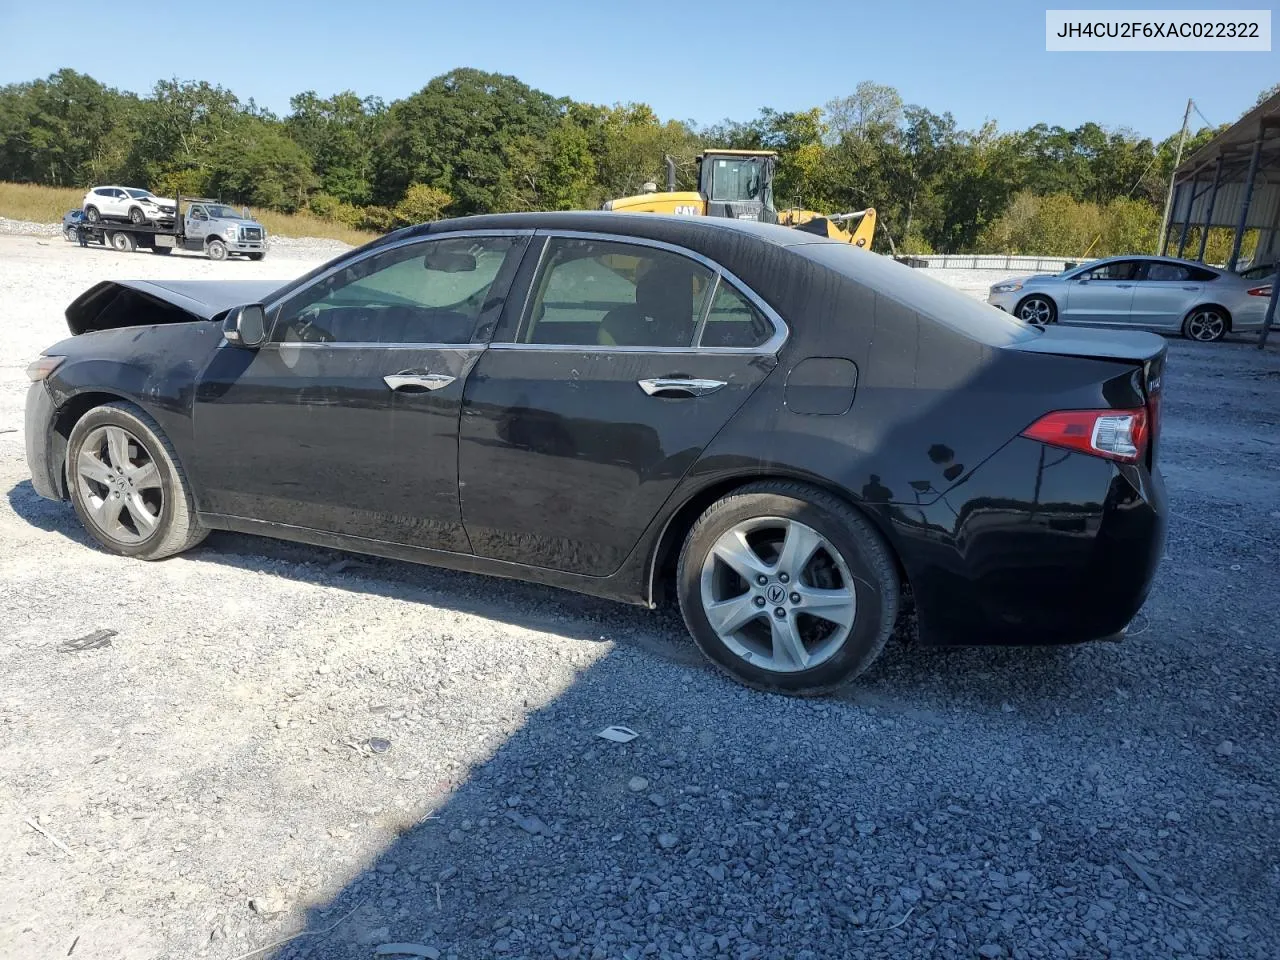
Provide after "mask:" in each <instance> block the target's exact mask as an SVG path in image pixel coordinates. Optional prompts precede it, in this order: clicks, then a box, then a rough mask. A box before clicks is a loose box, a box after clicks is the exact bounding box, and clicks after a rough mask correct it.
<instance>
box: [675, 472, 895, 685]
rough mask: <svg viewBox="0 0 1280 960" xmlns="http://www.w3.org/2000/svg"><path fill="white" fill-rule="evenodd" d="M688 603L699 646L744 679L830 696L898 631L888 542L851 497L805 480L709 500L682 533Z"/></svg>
mask: <svg viewBox="0 0 1280 960" xmlns="http://www.w3.org/2000/svg"><path fill="white" fill-rule="evenodd" d="M677 581H678V592H679V598H680V609H681V612H682V613H683V615H684V620H685V623H686V625H687V626H688V627H689V632H690V633H691V634H692V635H693V639H694V641H695V642H696V643H697V645H698V647H699V649H701V650H702V652H703V653H704V654H706V656H707V657H708V658H709V659H710V660H711V661H712V662H713V663H714V664H715V665H716V666H718V667H719V668H720V669H722V670H724V671H725V672H726V673H728V674H729V675H731V676H732V677H734V678H735V679H737V680H739V681H741V682H742V683H745V684H747V685H748V686H751V687H756V688H758V689H763V690H772V691H777V692H781V693H794V694H806V695H807V694H818V693H824V692H826V691H828V690H831V689H833V688H835V687H838V686H840V685H841V684H843V683H846V682H848V681H849V680H852V679H853V678H854V677H856V676H857V675H858V674H860V673H862V671H864V670H865V669H866V668H867V667H868V666H869V665H870V664H871V662H872V661H873V660H875V658H876V656H878V655H879V653H880V651H881V650H882V649H883V648H884V645H885V642H886V641H887V640H888V639H889V636H890V634H891V633H892V632H893V626H894V622H895V620H896V618H897V614H898V604H899V600H900V593H901V586H900V583H899V579H898V574H897V570H896V567H895V565H894V562H893V559H892V556H891V555H890V552H889V548H888V547H887V546H886V545H885V543H884V541H883V539H882V538H881V537H880V535H879V533H878V532H877V531H876V530H875V528H874V527H873V526H872V525H871V523H870V522H869V521H868V520H867V519H866V518H865V517H863V516H862V514H860V513H859V512H858V511H857V510H856V509H854V508H853V507H851V506H850V505H848V504H847V503H845V502H843V501H841V500H839V499H837V498H836V497H833V496H831V495H830V494H828V493H825V492H823V491H821V490H817V489H814V488H811V487H808V486H805V485H803V484H795V483H783V482H777V483H774V482H770V483H758V484H752V485H750V486H747V487H743V488H742V489H740V490H737V491H735V492H734V493H732V494H730V495H729V496H727V497H725V498H723V499H722V500H719V501H718V502H716V503H714V504H713V505H712V506H710V507H709V508H708V509H707V510H706V512H704V513H703V514H702V516H701V517H700V518H699V519H698V521H697V523H695V524H694V526H693V529H692V530H691V531H690V532H689V535H688V537H687V539H686V540H685V544H684V549H683V551H682V552H681V555H680V564H679V568H678V571H677Z"/></svg>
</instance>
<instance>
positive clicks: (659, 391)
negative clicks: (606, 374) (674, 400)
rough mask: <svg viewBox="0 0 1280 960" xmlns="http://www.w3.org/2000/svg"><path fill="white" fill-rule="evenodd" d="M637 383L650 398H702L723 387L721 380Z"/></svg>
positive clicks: (661, 379) (663, 379) (671, 379)
mask: <svg viewBox="0 0 1280 960" xmlns="http://www.w3.org/2000/svg"><path fill="white" fill-rule="evenodd" d="M637 383H639V384H640V389H641V390H643V391H644V392H645V393H647V394H648V395H649V396H651V397H704V396H706V395H707V394H708V393H715V392H716V391H717V390H719V389H720V388H721V387H723V386H724V385H725V382H724V381H723V380H691V379H689V378H688V377H654V378H653V379H652V380H638V381H637Z"/></svg>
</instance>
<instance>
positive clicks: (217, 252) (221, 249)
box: [205, 240, 227, 260]
mask: <svg viewBox="0 0 1280 960" xmlns="http://www.w3.org/2000/svg"><path fill="white" fill-rule="evenodd" d="M205 253H207V254H208V255H209V259H210V260H225V259H227V245H226V244H225V243H223V242H222V241H221V240H210V241H209V245H208V246H207V247H205Z"/></svg>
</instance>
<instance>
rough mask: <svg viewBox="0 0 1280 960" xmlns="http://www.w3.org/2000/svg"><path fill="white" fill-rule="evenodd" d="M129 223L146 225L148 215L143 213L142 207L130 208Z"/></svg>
mask: <svg viewBox="0 0 1280 960" xmlns="http://www.w3.org/2000/svg"><path fill="white" fill-rule="evenodd" d="M129 222H130V223H135V224H138V225H139V226H141V225H142V224H144V223H146V222H147V215H146V214H145V213H143V212H142V208H141V207H130V208H129Z"/></svg>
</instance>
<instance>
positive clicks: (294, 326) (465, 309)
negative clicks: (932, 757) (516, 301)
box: [274, 237, 516, 343]
mask: <svg viewBox="0 0 1280 960" xmlns="http://www.w3.org/2000/svg"><path fill="white" fill-rule="evenodd" d="M515 245H516V240H515V238H513V237H457V238H454V239H446V240H429V241H425V242H422V243H413V244H409V245H407V246H403V247H396V248H395V249H392V250H386V251H384V252H382V253H378V254H374V255H373V256H371V257H366V258H365V259H363V260H357V261H356V262H354V263H352V264H350V265H348V266H346V267H343V268H341V269H339V270H338V271H337V272H335V273H332V274H330V275H328V276H327V277H325V278H323V279H321V280H318V281H317V282H315V283H314V284H312V285H311V286H309V287H306V288H305V289H303V290H301V291H300V292H298V293H297V294H295V295H294V296H293V297H292V298H290V299H289V300H287V301H286V302H285V303H284V305H283V306H282V307H281V308H280V311H279V314H278V317H277V319H276V323H275V330H274V339H275V340H277V341H281V342H284V343H467V342H468V341H470V339H471V334H472V331H473V330H474V329H475V325H476V321H477V319H478V318H479V316H480V314H481V312H482V311H483V310H484V307H485V302H486V300H487V299H488V296H489V288H490V287H492V286H493V281H494V280H495V279H496V278H497V276H498V271H499V270H500V269H501V267H502V265H503V263H504V262H505V260H506V258H507V256H508V255H509V254H510V253H511V251H512V249H513V248H514V247H515Z"/></svg>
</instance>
